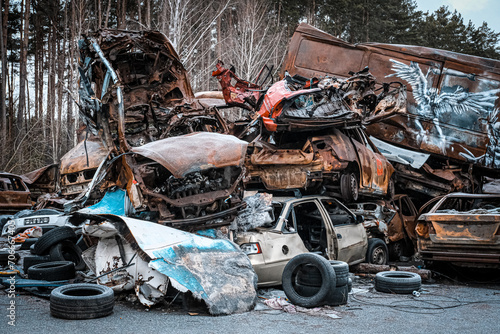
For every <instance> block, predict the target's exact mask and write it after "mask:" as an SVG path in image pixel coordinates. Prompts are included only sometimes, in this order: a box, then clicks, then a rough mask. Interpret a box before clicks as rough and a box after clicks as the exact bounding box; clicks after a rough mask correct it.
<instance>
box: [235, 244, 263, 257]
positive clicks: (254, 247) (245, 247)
mask: <svg viewBox="0 0 500 334" xmlns="http://www.w3.org/2000/svg"><path fill="white" fill-rule="evenodd" d="M240 248H241V250H242V251H243V253H245V254H246V255H252V254H262V250H261V249H260V245H259V243H258V242H251V243H248V244H241V245H240Z"/></svg>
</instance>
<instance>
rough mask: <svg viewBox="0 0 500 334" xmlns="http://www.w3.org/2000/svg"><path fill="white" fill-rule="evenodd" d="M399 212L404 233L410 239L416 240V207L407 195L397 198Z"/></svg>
mask: <svg viewBox="0 0 500 334" xmlns="http://www.w3.org/2000/svg"><path fill="white" fill-rule="evenodd" d="M399 213H400V216H401V218H402V220H403V224H404V225H403V226H404V227H405V230H406V233H407V234H408V236H409V237H410V239H412V240H417V234H416V233H415V227H416V226H417V209H416V208H415V206H414V205H413V202H412V201H411V200H410V198H409V197H408V196H402V197H400V198H399Z"/></svg>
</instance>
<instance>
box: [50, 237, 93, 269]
mask: <svg viewBox="0 0 500 334" xmlns="http://www.w3.org/2000/svg"><path fill="white" fill-rule="evenodd" d="M49 256H50V259H51V260H52V261H71V262H73V263H74V264H75V270H78V271H82V270H85V267H86V265H85V262H83V259H82V251H81V249H80V248H79V247H78V246H77V245H75V244H74V243H72V242H71V241H69V240H64V241H61V242H60V243H58V244H56V245H54V246H52V247H51V248H50V252H49Z"/></svg>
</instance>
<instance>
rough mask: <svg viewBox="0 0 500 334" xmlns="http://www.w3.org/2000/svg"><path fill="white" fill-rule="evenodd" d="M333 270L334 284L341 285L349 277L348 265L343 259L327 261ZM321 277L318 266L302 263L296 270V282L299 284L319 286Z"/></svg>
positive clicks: (345, 282) (344, 283)
mask: <svg viewBox="0 0 500 334" xmlns="http://www.w3.org/2000/svg"><path fill="white" fill-rule="evenodd" d="M329 262H330V264H331V266H332V267H333V270H334V271H335V277H336V284H335V286H343V285H346V284H347V279H348V277H349V265H348V264H347V263H346V262H344V261H336V260H330V261H329ZM321 282H322V278H321V273H320V272H319V270H318V268H316V267H315V266H313V265H304V266H303V267H302V268H301V269H300V270H299V271H298V272H297V283H298V284H301V285H307V286H314V287H318V286H321Z"/></svg>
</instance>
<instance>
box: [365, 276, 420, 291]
mask: <svg viewBox="0 0 500 334" xmlns="http://www.w3.org/2000/svg"><path fill="white" fill-rule="evenodd" d="M421 286H422V278H421V277H420V276H419V275H418V274H415V273H412V272H409V271H382V272H379V273H378V274H377V275H375V289H376V290H377V291H380V292H388V293H408V294H411V293H412V292H413V291H416V290H420V287H421Z"/></svg>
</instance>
